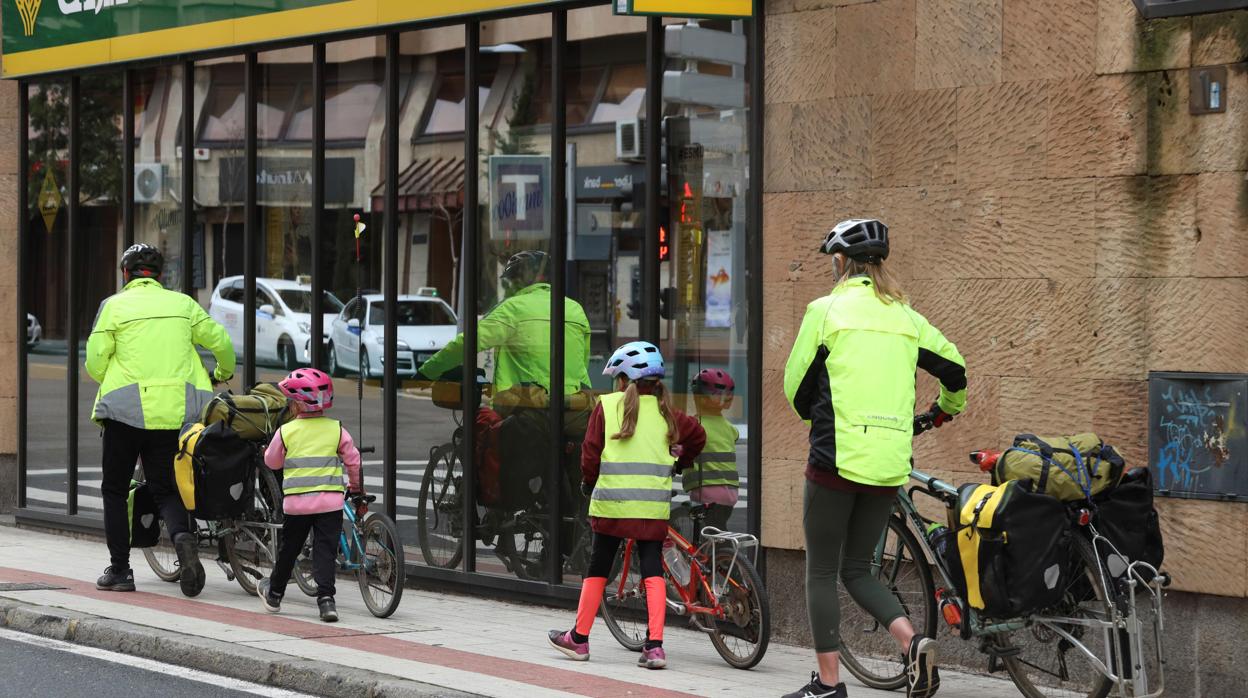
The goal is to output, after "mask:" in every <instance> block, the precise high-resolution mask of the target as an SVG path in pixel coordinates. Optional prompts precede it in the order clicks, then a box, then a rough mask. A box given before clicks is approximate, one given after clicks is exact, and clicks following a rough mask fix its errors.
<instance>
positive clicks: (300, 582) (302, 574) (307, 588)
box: [290, 537, 317, 596]
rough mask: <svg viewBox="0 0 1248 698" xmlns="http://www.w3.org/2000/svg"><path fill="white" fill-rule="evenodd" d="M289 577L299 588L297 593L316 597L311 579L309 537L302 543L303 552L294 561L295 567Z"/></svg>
mask: <svg viewBox="0 0 1248 698" xmlns="http://www.w3.org/2000/svg"><path fill="white" fill-rule="evenodd" d="M290 576H291V577H293V578H294V579H295V585H296V586H298V587H299V591H302V592H303V593H304V594H307V595H308V596H316V592H317V587H316V580H315V579H314V578H313V577H312V543H311V537H309V538H308V540H305V541H304V542H303V550H301V551H300V552H299V557H298V558H297V559H296V560H295V567H294V569H292V570H291V572H290Z"/></svg>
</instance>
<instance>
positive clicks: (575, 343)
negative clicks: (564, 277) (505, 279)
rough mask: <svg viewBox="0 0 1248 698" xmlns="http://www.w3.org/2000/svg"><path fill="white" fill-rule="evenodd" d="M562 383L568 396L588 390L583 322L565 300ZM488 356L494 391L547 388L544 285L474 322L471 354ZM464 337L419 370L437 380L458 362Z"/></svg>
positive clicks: (530, 288) (585, 322)
mask: <svg viewBox="0 0 1248 698" xmlns="http://www.w3.org/2000/svg"><path fill="white" fill-rule="evenodd" d="M563 313H564V324H563V342H564V380H563V391H564V394H565V395H570V394H572V393H575V392H577V391H579V390H580V389H581V388H582V387H586V388H587V387H589V385H590V383H589V319H588V318H586V317H585V309H584V308H582V307H581V304H580V303H577V302H576V301H574V300H572V299H571V298H565V299H564V306H563ZM487 349H495V350H497V351H496V352H495V355H494V360H495V364H494V392H495V393H501V392H502V391H504V390H507V389H508V388H510V387H512V386H514V385H520V384H532V385H540V386H541V387H543V388H545V389H546V390H547V391H549V390H550V284H545V283H541V284H533V285H531V286H528V287H526V288H524V289H522V290H521V291H519V292H518V293H516V294H515V295H513V296H511V297H509V298H507V299H506V300H504V301H503V302H502V303H499V304H498V305H497V306H495V307H494V309H493V310H491V311H490V312H489V314H487V315H486V316H485V317H483V318H481V321H480V322H479V323H477V351H485V350H487ZM463 351H464V335H463V334H460V335H459V336H457V337H455V339H453V340H451V342H450V343H449V344H447V345H446V347H444V348H443V349H442V350H441V351H439V352H438V353H436V354H434V355H433V356H431V357H430V358H429V360H428V361H426V362H425V363H424V364H422V365H421V367H420V372H421V373H422V374H424V375H425V376H427V377H429V378H437V377H439V376H441V375H442V374H443V373H445V372H446V371H448V370H450V369H452V368H454V367H456V366H459V365H460V364H461V363H462V359H463V356H464V354H463Z"/></svg>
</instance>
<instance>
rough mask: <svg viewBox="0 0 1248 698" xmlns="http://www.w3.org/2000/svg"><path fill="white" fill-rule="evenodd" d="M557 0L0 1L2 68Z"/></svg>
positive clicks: (50, 67)
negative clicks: (2, 43) (437, 0)
mask: <svg viewBox="0 0 1248 698" xmlns="http://www.w3.org/2000/svg"><path fill="white" fill-rule="evenodd" d="M715 1H718V0H715ZM734 1H735V0H734ZM558 4H561V0H442V1H440V2H432V1H425V0H265V2H256V1H255V0H211V1H207V2H206V1H205V0H0V28H3V37H4V38H3V42H4V63H3V71H4V77H17V76H21V75H31V74H37V73H46V72H52V71H58V70H67V69H71V68H80V67H85V66H95V65H103V64H107V63H117V62H122V61H133V60H138V59H143V58H153V57H157V56H173V55H184V54H187V53H194V52H196V51H207V50H213V49H221V48H229V47H243V46H247V45H249V44H257V43H263V42H268V41H280V40H285V39H294V38H299V37H312V36H318V35H323V34H328V33H333V32H340V31H348V30H355V29H366V28H369V27H384V26H388V25H394V24H403V23H410V22H419V21H424V20H436V19H443V18H447V17H457V16H468V15H473V14H479V13H485V12H493V11H497V10H506V9H515V8H524V7H533V8H539V7H541V6H548V5H558Z"/></svg>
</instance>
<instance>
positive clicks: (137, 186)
mask: <svg viewBox="0 0 1248 698" xmlns="http://www.w3.org/2000/svg"><path fill="white" fill-rule="evenodd" d="M164 197H165V169H164V165H161V164H160V163H158V162H148V163H138V164H136V165H135V166H134V202H135V203H137V204H154V203H157V202H159V201H162V200H163V199H164Z"/></svg>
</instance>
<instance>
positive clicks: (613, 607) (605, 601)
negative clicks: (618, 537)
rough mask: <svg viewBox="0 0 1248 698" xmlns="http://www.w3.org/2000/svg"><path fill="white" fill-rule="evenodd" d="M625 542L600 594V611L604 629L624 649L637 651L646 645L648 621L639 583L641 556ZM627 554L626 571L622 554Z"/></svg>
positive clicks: (643, 596)
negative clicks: (604, 624)
mask: <svg viewBox="0 0 1248 698" xmlns="http://www.w3.org/2000/svg"><path fill="white" fill-rule="evenodd" d="M630 542H631V541H625V543H624V544H623V545H621V546H620V549H619V551H618V552H617V553H616V554H615V563H614V564H613V565H612V566H611V576H610V577H608V578H607V588H606V589H603V591H602V605H601V606H599V610H600V611H601V613H602V620H603V622H605V623H606V624H607V630H610V631H611V636H612V637H614V638H615V639H616V641H618V642H619V643H620V644H621V645H624V648H625V649H629V650H632V651H634V652H640V651H641V649H642V646H643V645H645V644H646V633H647V630H648V628H649V620H648V616H647V614H646V588H645V586H643V585H642V583H641V556H640V555H638V554H637V545H636V543H633V544H632V545H631V546H630V545H629V543H630ZM626 550H627V551H631V553H630V554H629V558H630V559H629V561H628V571H627V572H625V571H624V553H625V551H626Z"/></svg>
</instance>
